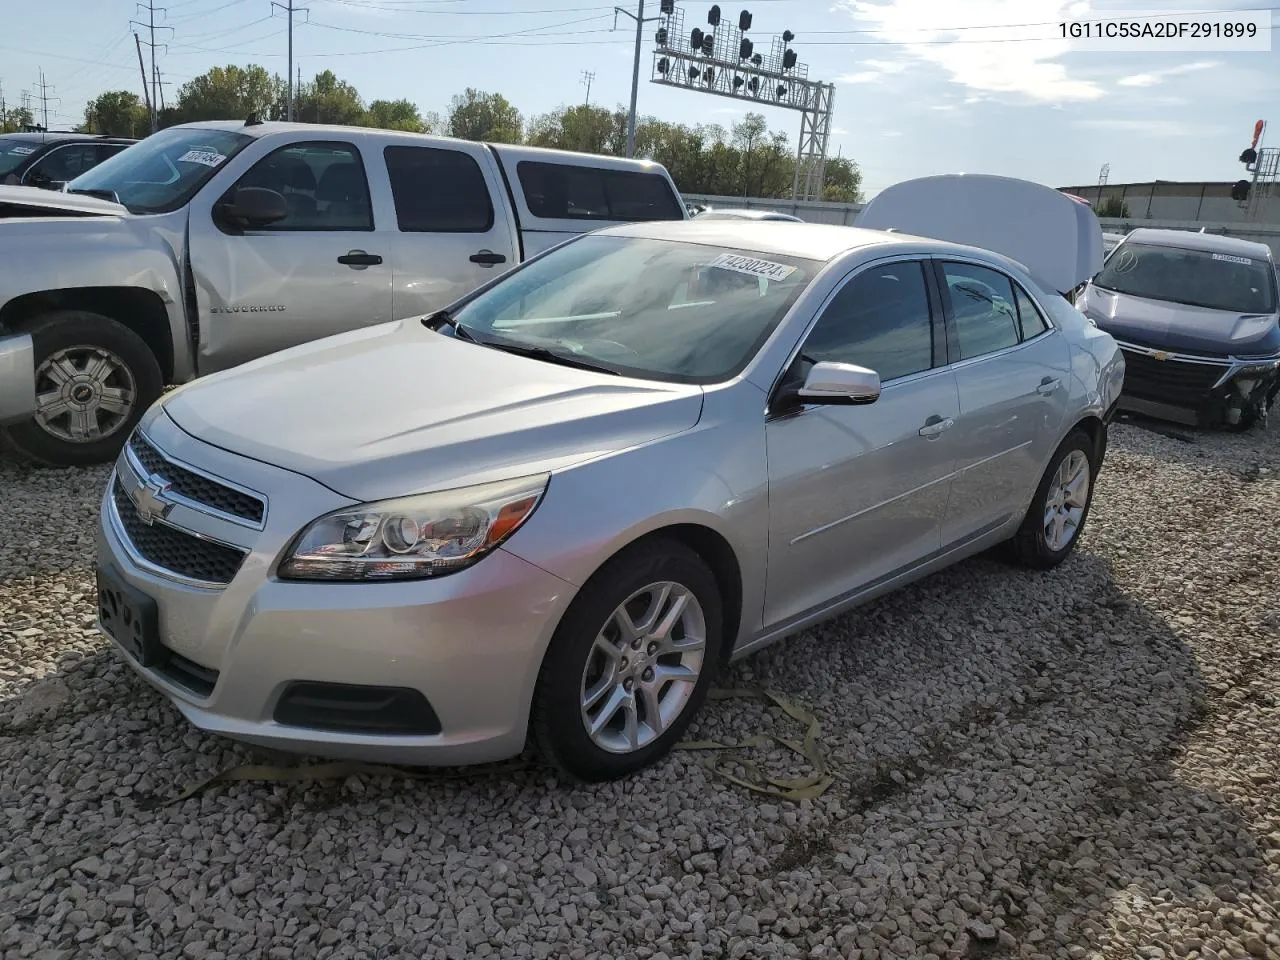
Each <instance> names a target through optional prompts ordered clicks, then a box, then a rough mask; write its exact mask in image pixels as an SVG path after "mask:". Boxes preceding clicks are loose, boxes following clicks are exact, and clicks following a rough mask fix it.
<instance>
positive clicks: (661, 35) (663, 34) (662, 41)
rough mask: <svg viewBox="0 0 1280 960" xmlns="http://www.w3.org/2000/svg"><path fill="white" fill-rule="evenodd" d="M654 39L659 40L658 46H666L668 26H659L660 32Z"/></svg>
mask: <svg viewBox="0 0 1280 960" xmlns="http://www.w3.org/2000/svg"><path fill="white" fill-rule="evenodd" d="M653 39H654V41H656V42H657V44H658V46H660V47H665V46H666V45H667V28H666V27H659V28H658V32H657V33H655V34H654V35H653Z"/></svg>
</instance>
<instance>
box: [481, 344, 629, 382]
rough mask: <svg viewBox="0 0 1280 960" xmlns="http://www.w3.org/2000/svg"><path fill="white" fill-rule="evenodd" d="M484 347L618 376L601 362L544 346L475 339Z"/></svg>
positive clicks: (615, 371) (618, 374) (616, 372)
mask: <svg viewBox="0 0 1280 960" xmlns="http://www.w3.org/2000/svg"><path fill="white" fill-rule="evenodd" d="M476 342H477V343H482V344H484V345H485V346H486V347H493V348H494V349H495V350H505V351H506V352H507V353H514V354H516V355H517V356H520V357H529V358H530V359H531V360H543V361H546V362H547V363H558V364H560V366H562V367H576V368H577V369H579V370H590V371H592V372H593V373H607V374H609V375H611V376H614V377H620V376H622V374H620V373H618V371H617V370H614V369H612V368H610V367H606V366H604V365H603V364H599V363H593V362H592V361H590V360H583V359H580V358H579V357H575V356H573V355H572V354H567V353H557V352H556V351H554V350H549V349H547V348H546V347H535V346H530V345H528V344H524V343H512V342H511V341H509V340H476Z"/></svg>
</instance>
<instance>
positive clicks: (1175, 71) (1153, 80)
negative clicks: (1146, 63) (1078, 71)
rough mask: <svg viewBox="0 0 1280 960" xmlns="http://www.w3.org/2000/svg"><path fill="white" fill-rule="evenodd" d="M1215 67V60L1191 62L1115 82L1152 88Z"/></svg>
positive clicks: (1122, 78) (1124, 85) (1125, 85)
mask: <svg viewBox="0 0 1280 960" xmlns="http://www.w3.org/2000/svg"><path fill="white" fill-rule="evenodd" d="M1217 65H1218V61H1216V60H1193V61H1192V62H1191V63H1184V64H1181V65H1179V66H1176V67H1169V68H1167V69H1165V70H1152V71H1150V72H1148V73H1135V74H1133V75H1132V76H1129V77H1121V78H1120V79H1119V80H1117V81H1116V82H1117V83H1118V84H1119V85H1120V86H1122V87H1154V86H1156V84H1159V83H1163V82H1164V81H1165V80H1167V79H1168V78H1169V77H1178V76H1181V75H1182V74H1184V73H1196V72H1198V71H1200V70H1210V69H1212V68H1213V67H1216V66H1217Z"/></svg>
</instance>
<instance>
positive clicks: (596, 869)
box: [0, 423, 1280, 960]
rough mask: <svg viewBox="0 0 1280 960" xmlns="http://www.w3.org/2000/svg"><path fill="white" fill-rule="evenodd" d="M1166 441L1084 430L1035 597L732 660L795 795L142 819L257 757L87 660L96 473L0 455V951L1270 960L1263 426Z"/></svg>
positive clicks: (949, 581) (987, 600)
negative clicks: (1084, 476)
mask: <svg viewBox="0 0 1280 960" xmlns="http://www.w3.org/2000/svg"><path fill="white" fill-rule="evenodd" d="M1191 436H1192V441H1191V442H1189V443H1188V442H1182V441H1180V440H1177V439H1172V438H1169V437H1166V436H1162V435H1158V434H1156V433H1152V432H1150V431H1148V430H1145V429H1140V428H1138V427H1136V426H1133V425H1128V424H1124V423H1121V424H1117V425H1116V426H1114V427H1113V428H1112V437H1111V445H1110V449H1109V451H1108V460H1107V464H1106V467H1105V468H1104V470H1103V473H1102V475H1101V477H1100V479H1099V486H1098V493H1097V499H1096V500H1095V504H1094V509H1093V513H1092V516H1091V517H1090V521H1089V526H1088V529H1087V531H1086V535H1085V537H1084V539H1083V540H1082V542H1081V544H1080V549H1079V550H1078V551H1077V552H1076V554H1075V555H1074V556H1073V557H1072V558H1071V559H1070V560H1068V561H1067V562H1066V563H1065V564H1064V565H1063V566H1062V567H1060V568H1059V569H1058V570H1056V571H1053V572H1051V573H1047V574H1038V573H1031V572H1027V571H1024V570H1020V569H1018V568H1014V567H1009V566H1006V565H1004V564H1002V563H1000V562H998V561H997V560H995V559H993V558H988V557H980V558H975V559H973V560H970V561H967V562H965V563H963V564H961V565H959V566H957V567H954V568H952V569H950V570H947V571H945V572H943V573H941V574H938V575H936V576H934V577H931V578H929V579H927V580H925V581H923V582H922V583H919V584H916V585H914V586H912V587H909V588H907V589H905V590H902V591H899V592H898V593H895V594H893V595H890V596H888V597H885V598H883V599H881V600H879V601H877V602H875V603H873V604H871V605H869V606H867V607H864V608H862V609H860V610H858V611H855V612H854V613H852V614H850V615H848V616H845V617H843V618H840V619H838V620H835V621H833V622H831V623H827V624H823V625H821V626H819V627H817V628H815V629H812V630H810V631H808V632H807V633H805V634H804V635H802V636H800V637H797V638H795V639H793V640H791V641H788V642H787V643H785V644H782V645H779V646H777V647H774V648H772V649H770V650H768V651H765V652H763V653H761V654H759V655H757V656H755V657H753V658H751V659H750V660H748V661H746V662H744V663H742V664H739V665H736V666H735V667H733V668H732V669H731V670H730V671H729V675H728V676H727V677H723V678H722V679H721V682H722V683H723V684H724V685H725V686H739V685H746V684H759V685H762V686H767V687H769V688H770V689H774V690H778V691H779V692H781V693H783V694H784V695H786V696H788V697H789V698H791V699H793V700H795V701H796V702H797V703H800V704H803V705H804V706H806V707H807V708H809V709H811V710H813V711H814V712H815V713H816V715H817V716H818V717H819V719H820V720H821V722H822V744H823V747H824V749H825V751H826V752H827V755H828V758H829V762H830V764H831V767H832V769H833V770H834V771H836V773H837V775H838V777H839V779H838V780H837V782H836V784H835V786H833V787H832V789H831V790H829V791H828V792H827V793H826V794H825V795H824V796H822V797H820V798H818V799H816V800H807V801H804V802H801V803H799V804H786V803H777V802H774V801H773V800H771V799H769V798H760V797H756V796H754V795H749V794H746V793H743V792H741V791H739V790H738V789H737V788H735V787H733V786H731V785H729V784H727V783H725V782H723V781H720V780H717V779H714V778H712V777H711V776H710V775H709V774H708V773H707V771H706V769H705V768H704V767H703V766H702V764H701V757H699V756H695V755H691V754H684V753H676V754H674V755H673V756H672V757H671V758H670V759H669V760H668V761H666V762H664V763H663V764H662V765H660V766H659V767H657V768H656V769H654V770H651V771H647V772H645V773H644V774H641V775H640V776H638V777H635V778H632V779H631V780H629V781H626V782H621V783H613V784H605V785H600V786H594V787H569V786H566V785H564V784H560V783H558V782H556V781H555V779H554V778H551V777H549V776H548V775H547V774H546V773H545V772H543V771H540V770H535V771H533V772H529V773H520V774H510V773H507V774H502V775H499V776H492V775H489V774H487V773H486V772H485V771H476V772H475V775H474V776H469V777H466V778H463V779H461V780H459V779H445V778H440V779H428V780H424V781H407V780H404V781H401V780H396V779H394V778H377V777H364V776H361V777H351V778H348V779H347V780H345V781H339V782H334V783H280V784H273V783H256V782H249V783H232V784H223V785H218V786H215V787H214V788H212V789H211V790H209V791H208V792H206V793H205V794H203V795H201V796H198V797H196V798H193V799H190V800H187V801H184V802H183V803H180V804H174V805H172V806H161V805H158V804H157V803H156V802H155V801H156V800H163V799H166V798H168V797H170V796H172V795H173V794H174V793H176V792H177V791H178V790H180V789H181V788H182V787H184V786H185V785H186V784H188V783H191V782H194V781H197V780H200V779H203V778H205V777H208V776H210V775H211V774H213V773H216V772H217V771H219V770H222V769H225V768H227V767H230V766H234V765H236V764H239V763H244V762H247V761H254V762H272V760H274V759H275V758H273V757H271V756H269V755H264V754H261V753H258V752H256V751H253V750H250V749H248V748H245V747H242V746H239V745H237V744H234V743H231V742H229V741H224V740H220V739H218V738H216V737H211V736H206V735H204V734H201V733H199V732H198V731H195V730H193V729H192V728H191V727H190V726H189V725H187V724H186V723H185V722H184V721H183V720H182V718H181V717H180V716H179V715H178V713H177V712H176V711H175V710H174V709H172V708H171V707H170V706H168V704H167V703H166V702H165V701H164V700H163V699H162V698H160V697H159V696H157V695H156V694H154V693H153V692H152V691H151V690H150V689H149V688H148V687H147V686H146V685H144V684H143V683H141V682H140V681H139V680H138V679H136V677H135V676H134V674H133V672H132V671H131V670H130V668H128V667H127V666H125V665H124V664H123V663H122V662H121V661H120V660H119V659H118V658H117V657H116V656H115V655H114V654H113V653H112V652H111V651H110V650H109V649H108V647H107V645H106V644H105V643H104V642H103V640H102V639H101V638H100V637H99V636H98V635H97V634H96V633H95V632H94V630H93V581H92V571H91V567H90V566H89V561H90V559H91V556H92V544H93V531H94V526H95V522H96V519H95V515H96V508H97V504H98V500H99V497H100V494H101V491H102V488H103V485H104V483H105V480H106V476H107V471H106V470H104V469H100V468H99V469H90V470H80V471H72V470H67V471H62V470H34V469H30V468H27V467H23V466H18V465H15V464H12V463H10V462H7V461H4V460H2V459H0V503H3V509H2V510H0V543H4V544H6V545H13V544H23V545H24V547H23V548H22V549H19V550H14V549H5V550H0V955H2V956H4V957H6V958H7V957H9V956H13V957H19V958H29V957H58V958H67V960H70V958H73V957H74V958H77V960H78V958H80V957H95V958H96V957H99V956H100V957H103V958H107V960H117V958H120V960H134V958H138V960H143V958H157V960H158V958H164V960H170V958H173V960H180V958H184V957H190V958H200V960H222V958H232V957H235V958H241V957H245V958H248V957H252V958H259V957H282V958H283V957H289V958H294V957H300V956H313V955H314V956H317V957H321V958H332V960H354V958H357V957H367V958H372V957H378V956H391V955H397V956H400V955H403V956H413V957H424V958H425V957H431V958H436V957H441V958H445V957H459V958H461V957H473V956H474V957H495V958H508V957H539V958H555V960H560V958H562V957H567V958H570V960H597V958H614V957H617V958H623V957H626V958H632V957H635V958H649V960H659V958H662V957H668V958H677V957H691V958H699V960H701V958H703V957H708V958H709V957H741V958H750V960H755V958H764V957H795V958H800V957H810V956H812V957H831V958H834V957H858V958H864V960H871V958H874V960H891V958H895V957H904V958H917V957H955V958H961V957H964V956H965V955H966V953H967V952H968V951H970V950H971V949H972V950H974V951H975V955H976V952H981V951H983V950H990V949H995V950H997V951H1000V953H1001V955H1004V956H1009V957H1022V958H1035V957H1052V958H1060V957H1069V958H1073V960H1078V958H1084V960H1100V958H1103V957H1161V956H1163V957H1193V956H1194V957H1201V958H1206V960H1207V958H1214V957H1218V958H1222V960H1244V958H1252V957H1264V958H1270V957H1280V936H1278V935H1277V931H1280V791H1276V790H1275V788H1274V784H1275V783H1276V782H1277V781H1278V780H1280V755H1278V754H1277V753H1276V750H1275V744H1276V743H1277V742H1280V695H1277V693H1276V691H1277V690H1280V657H1277V656H1276V653H1275V649H1276V648H1275V637H1276V636H1277V634H1278V633H1280V588H1278V587H1277V584H1280V533H1278V532H1277V531H1280V525H1277V522H1276V519H1277V517H1280V479H1278V478H1280V441H1278V440H1277V437H1278V436H1280V431H1276V430H1275V429H1274V427H1273V428H1272V429H1271V430H1270V431H1269V432H1268V431H1256V430H1255V431H1252V432H1250V433H1247V434H1243V435H1234V434H1214V433H1209V432H1195V433H1193V434H1192V435H1191ZM760 731H768V732H774V733H778V734H780V735H782V736H786V737H793V738H797V737H799V736H801V735H802V733H803V731H800V730H798V729H797V726H796V725H795V724H794V723H793V722H791V721H790V720H788V719H787V718H786V717H784V716H781V715H780V714H779V713H778V712H777V711H775V710H771V709H768V708H767V707H765V706H764V705H763V704H761V703H758V702H755V701H748V700H720V701H714V702H711V703H709V704H708V705H707V707H706V708H705V709H704V711H703V714H702V716H701V717H699V718H698V720H697V722H696V723H695V724H694V726H693V727H692V728H691V730H690V737H691V738H695V739H719V740H726V741H727V740H737V739H741V738H742V737H744V736H748V735H750V734H753V733H756V732H760ZM752 759H753V760H755V761H756V762H757V763H758V764H759V765H760V767H761V769H762V770H763V771H765V772H767V773H769V774H771V775H774V776H778V777H787V776H800V775H803V774H805V773H807V772H808V771H807V768H806V767H805V765H804V764H803V763H799V764H797V763H796V761H795V758H794V756H793V755H790V754H788V753H787V752H785V751H784V750H781V749H778V750H771V749H770V750H759V751H755V752H754V753H753V756H752ZM287 762H291V761H287ZM737 772H738V773H739V774H740V775H741V774H743V773H744V772H745V771H742V770H738V771H737Z"/></svg>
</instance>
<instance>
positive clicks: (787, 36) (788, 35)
mask: <svg viewBox="0 0 1280 960" xmlns="http://www.w3.org/2000/svg"><path fill="white" fill-rule="evenodd" d="M795 38H796V35H795V34H794V33H792V32H791V31H790V30H783V31H782V42H783V43H790V42H791V41H792V40H794V39H795Z"/></svg>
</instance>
